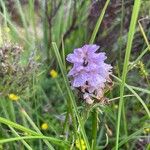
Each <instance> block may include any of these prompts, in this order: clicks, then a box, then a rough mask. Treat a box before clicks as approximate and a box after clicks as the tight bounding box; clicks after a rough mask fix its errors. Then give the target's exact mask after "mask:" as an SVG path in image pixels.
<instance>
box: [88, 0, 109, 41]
mask: <svg viewBox="0 0 150 150" xmlns="http://www.w3.org/2000/svg"><path fill="white" fill-rule="evenodd" d="M109 2H110V0H107V1H106V3H105V6H104V8H103V10H102V12H101V15H100V16H99V18H98V21H97V23H96V26H95V28H94V31H93V33H92V36H91V39H90V42H89V43H90V44H92V43H93V42H94V41H95V37H96V35H97V32H98V30H99V27H100V25H101V23H102V20H103V18H104V15H105V12H106V9H107V7H108V4H109Z"/></svg>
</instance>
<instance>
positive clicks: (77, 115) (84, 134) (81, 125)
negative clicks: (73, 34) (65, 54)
mask: <svg viewBox="0 0 150 150" xmlns="http://www.w3.org/2000/svg"><path fill="white" fill-rule="evenodd" d="M52 46H53V49H54V53H55V56H56V58H57V61H58V64H59V66H60V70H61V73H62V75H63V79H64V83H65V86H66V89H67V92H68V96H69V103H70V105H71V106H72V107H73V110H74V112H75V115H76V117H77V120H78V123H79V127H80V130H81V133H82V136H83V139H84V142H85V144H86V147H87V150H90V145H89V142H88V139H87V136H86V133H85V130H84V127H83V124H82V121H81V118H80V116H79V113H78V109H77V105H76V103H75V99H74V96H73V93H72V91H71V89H70V88H69V87H70V86H69V81H68V79H67V73H66V70H65V68H64V65H63V62H62V60H61V56H60V54H59V50H58V48H57V45H56V43H55V42H52ZM71 111H72V109H71ZM72 113H73V112H72ZM74 126H76V125H74ZM75 130H76V131H75V132H77V129H76V127H75Z"/></svg>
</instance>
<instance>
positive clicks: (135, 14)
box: [116, 0, 141, 150]
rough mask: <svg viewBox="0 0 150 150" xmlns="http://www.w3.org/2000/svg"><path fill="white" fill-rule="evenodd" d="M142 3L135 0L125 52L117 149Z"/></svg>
mask: <svg viewBox="0 0 150 150" xmlns="http://www.w3.org/2000/svg"><path fill="white" fill-rule="evenodd" d="M140 4H141V0H136V1H135V2H134V7H133V13H132V17H131V23H130V28H129V33H128V41H127V47H126V54H125V60H124V66H123V73H122V83H121V85H120V102H119V109H118V120H117V130H116V150H118V143H119V134H120V121H121V112H122V106H123V95H124V87H125V81H126V76H127V72H128V64H129V58H130V53H131V48H132V42H133V37H134V33H135V27H136V22H137V17H138V13H139V9H140Z"/></svg>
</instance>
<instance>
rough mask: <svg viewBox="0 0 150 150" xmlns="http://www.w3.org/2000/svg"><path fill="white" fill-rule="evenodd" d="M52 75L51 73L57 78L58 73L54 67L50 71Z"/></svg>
mask: <svg viewBox="0 0 150 150" xmlns="http://www.w3.org/2000/svg"><path fill="white" fill-rule="evenodd" d="M50 75H51V77H52V78H56V77H57V76H58V73H57V72H56V71H55V70H54V69H52V70H51V71H50Z"/></svg>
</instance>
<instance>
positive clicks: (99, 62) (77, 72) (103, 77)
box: [67, 44, 112, 104]
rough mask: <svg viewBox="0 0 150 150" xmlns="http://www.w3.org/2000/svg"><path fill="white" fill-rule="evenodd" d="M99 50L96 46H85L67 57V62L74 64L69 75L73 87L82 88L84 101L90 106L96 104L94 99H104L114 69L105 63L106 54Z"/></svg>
mask: <svg viewBox="0 0 150 150" xmlns="http://www.w3.org/2000/svg"><path fill="white" fill-rule="evenodd" d="M98 49H99V46H97V45H95V44H93V45H92V44H91V45H84V46H83V47H82V48H77V49H75V50H74V52H73V54H69V55H68V56H67V61H68V62H70V63H72V64H73V67H72V69H71V70H70V71H69V73H68V76H69V77H71V86H72V87H73V88H80V89H81V92H82V93H83V99H85V100H86V102H87V103H89V104H92V103H93V102H94V100H93V97H96V98H97V99H99V98H102V97H103V94H104V89H105V87H106V83H107V82H110V81H111V80H110V78H109V76H110V74H111V72H112V71H111V70H112V67H111V65H109V64H106V63H105V62H104V61H105V60H106V59H107V57H106V55H105V53H104V52H100V53H97V50H98Z"/></svg>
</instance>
